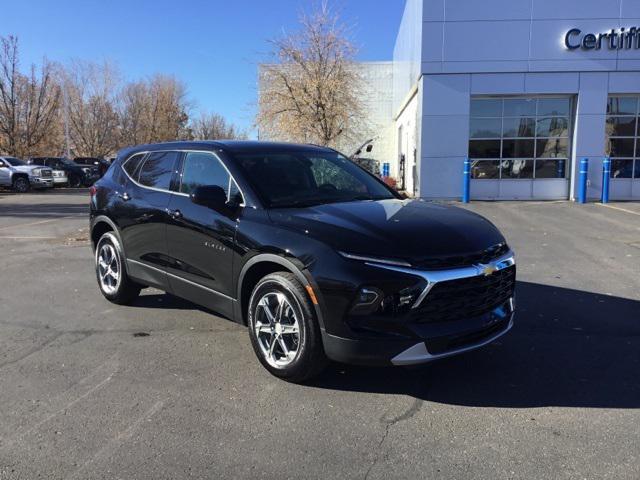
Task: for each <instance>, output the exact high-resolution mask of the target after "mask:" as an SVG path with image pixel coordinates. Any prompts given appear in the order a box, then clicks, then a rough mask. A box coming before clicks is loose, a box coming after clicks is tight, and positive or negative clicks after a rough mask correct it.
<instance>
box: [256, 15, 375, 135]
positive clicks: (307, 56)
mask: <svg viewBox="0 0 640 480" xmlns="http://www.w3.org/2000/svg"><path fill="white" fill-rule="evenodd" d="M300 26H301V29H300V31H298V32H296V33H293V34H288V35H284V36H283V37H281V38H278V39H275V40H272V41H271V44H272V46H273V52H272V56H273V60H274V61H273V62H272V63H267V64H263V65H261V67H260V73H259V75H260V78H259V84H260V85H259V89H260V92H259V100H258V114H257V118H256V123H257V125H258V128H259V130H260V135H261V137H266V138H270V139H279V140H289V141H299V142H313V143H318V144H321V145H328V146H334V147H336V146H337V147H339V146H340V145H341V144H344V143H346V142H350V141H351V142H352V141H353V140H354V139H355V138H357V137H358V133H359V131H360V130H361V125H362V122H363V119H362V111H363V104H362V101H361V100H360V89H361V79H360V77H359V75H358V72H357V68H356V67H355V64H354V55H355V47H354V46H353V44H352V43H351V42H350V40H349V39H348V36H347V31H346V28H345V26H344V25H343V24H342V23H340V19H339V17H338V15H337V14H335V13H333V12H331V11H330V10H329V8H328V6H327V4H326V3H322V4H321V5H320V7H319V8H317V9H316V10H315V11H314V12H312V13H311V14H310V15H306V14H305V15H302V16H301V18H300Z"/></svg>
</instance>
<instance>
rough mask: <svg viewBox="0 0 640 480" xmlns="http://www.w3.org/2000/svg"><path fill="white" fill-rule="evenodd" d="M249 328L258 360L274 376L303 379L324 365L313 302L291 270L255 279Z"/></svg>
mask: <svg viewBox="0 0 640 480" xmlns="http://www.w3.org/2000/svg"><path fill="white" fill-rule="evenodd" d="M248 327H249V336H250V338H251V345H252V346H253V350H254V351H255V353H256V355H257V356H258V359H259V360H260V363H262V365H263V366H264V367H265V368H266V369H267V370H268V371H269V372H270V373H271V374H273V375H275V376H277V377H280V378H283V379H285V380H288V381H290V382H303V381H305V380H309V379H310V378H312V377H314V376H316V375H318V374H319V373H320V372H321V371H322V370H323V369H324V367H325V366H326V365H327V358H326V356H325V353H324V349H323V347H322V339H321V336H320V327H319V325H318V321H317V319H316V316H315V312H314V309H313V305H312V304H311V301H310V300H309V297H308V296H307V293H306V291H305V289H304V287H303V285H302V284H301V283H300V282H299V281H298V279H297V278H296V277H295V275H293V274H292V273H289V272H276V273H272V274H270V275H267V276H266V277H264V278H263V279H262V280H260V281H259V282H258V284H257V285H256V287H255V288H254V289H253V293H252V294H251V298H250V300H249V311H248Z"/></svg>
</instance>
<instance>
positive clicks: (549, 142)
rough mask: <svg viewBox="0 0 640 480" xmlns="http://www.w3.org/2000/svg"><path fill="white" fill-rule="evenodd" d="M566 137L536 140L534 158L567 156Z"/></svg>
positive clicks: (567, 145) (567, 141) (567, 142)
mask: <svg viewBox="0 0 640 480" xmlns="http://www.w3.org/2000/svg"><path fill="white" fill-rule="evenodd" d="M568 156H569V139H568V138H543V139H539V140H538V141H537V142H536V158H568Z"/></svg>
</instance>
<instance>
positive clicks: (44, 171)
mask: <svg viewBox="0 0 640 480" xmlns="http://www.w3.org/2000/svg"><path fill="white" fill-rule="evenodd" d="M0 186H2V187H10V188H13V189H14V190H15V191H16V192H19V193H25V192H28V191H29V189H30V188H51V187H53V172H52V171H51V169H50V168H48V167H41V166H39V165H28V164H27V163H26V162H23V161H22V160H20V159H18V158H15V157H0Z"/></svg>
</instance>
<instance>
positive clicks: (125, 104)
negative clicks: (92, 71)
mask: <svg viewBox="0 0 640 480" xmlns="http://www.w3.org/2000/svg"><path fill="white" fill-rule="evenodd" d="M190 107H191V105H190V103H189V100H188V99H187V93H186V87H185V85H184V84H183V83H182V82H180V81H178V80H177V79H175V78H174V77H170V76H166V75H155V76H153V77H151V78H150V79H148V80H145V81H140V82H135V83H130V84H127V85H126V86H125V87H124V89H123V90H122V93H121V95H120V124H121V134H122V143H123V145H135V144H140V143H152V142H164V141H169V140H179V139H184V138H188V137H189V136H190V133H189V129H188V123H189V110H190Z"/></svg>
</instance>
